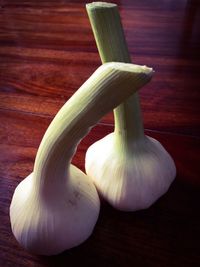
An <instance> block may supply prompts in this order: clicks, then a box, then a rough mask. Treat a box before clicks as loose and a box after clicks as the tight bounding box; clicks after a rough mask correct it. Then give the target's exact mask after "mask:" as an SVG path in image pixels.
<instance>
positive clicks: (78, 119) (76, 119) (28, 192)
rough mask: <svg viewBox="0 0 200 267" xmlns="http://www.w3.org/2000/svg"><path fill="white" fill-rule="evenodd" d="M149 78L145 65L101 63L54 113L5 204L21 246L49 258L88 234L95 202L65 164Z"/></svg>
mask: <svg viewBox="0 0 200 267" xmlns="http://www.w3.org/2000/svg"><path fill="white" fill-rule="evenodd" d="M151 76H152V69H150V68H147V67H145V66H138V65H133V64H125V63H107V64H104V65H102V66H101V67H99V68H98V69H97V70H96V71H95V72H94V73H93V75H92V76H91V77H90V78H89V79H88V80H87V81H86V82H85V83H84V84H83V85H82V86H81V87H80V89H79V90H77V92H76V93H75V94H74V95H73V96H72V97H71V98H70V99H69V100H68V102H67V103H66V104H65V105H64V106H63V107H62V108H61V109H60V111H59V112H58V113H57V115H56V116H55V118H54V120H53V121H52V122H51V124H50V126H49V127H48V129H47V131H46V133H45V135H44V137H43V139H42V142H41V144H40V146H39V149H38V152H37V155H36V160H35V164H34V170H33V173H32V174H31V175H29V176H28V177H27V178H26V179H24V180H23V181H22V182H21V183H20V184H19V185H18V187H17V188H16V190H15V192H14V195H13V198H12V202H11V206H10V219H11V227H12V231H13V234H14V236H15V237H16V239H17V240H18V242H19V243H20V244H21V245H22V246H23V247H24V248H26V249H27V250H29V251H31V252H33V253H36V254H43V255H54V254H58V253H61V252H63V251H64V250H66V249H69V248H72V247H74V246H77V245H79V244H80V243H82V242H84V241H85V240H86V239H87V238H88V237H89V236H90V235H91V233H92V231H93V228H94V226H95V224H96V221H97V218H98V214H99V209H100V201H99V197H98V194H97V191H96V188H95V186H94V185H93V183H92V181H91V179H90V177H88V176H87V175H85V174H84V173H83V172H81V171H80V170H79V169H77V168H76V167H75V166H73V165H71V164H70V163H71V160H72V157H73V155H74V153H75V151H76V147H77V145H78V144H79V142H80V141H81V139H82V138H83V137H84V136H85V135H86V134H87V133H88V132H89V130H90V128H91V127H93V126H94V125H95V124H96V123H97V122H98V120H99V119H100V118H101V117H102V116H104V115H105V114H106V113H107V112H109V111H110V110H111V109H113V108H114V107H116V106H117V105H119V104H120V102H121V101H123V100H125V98H126V97H128V96H130V95H131V94H132V93H134V92H135V91H136V90H138V89H139V88H140V87H142V86H143V85H144V84H146V83H147V82H148V81H149V80H150V79H151ZM122 85H123V88H124V90H123V91H122V90H121V87H122ZM110 98H112V101H110Z"/></svg>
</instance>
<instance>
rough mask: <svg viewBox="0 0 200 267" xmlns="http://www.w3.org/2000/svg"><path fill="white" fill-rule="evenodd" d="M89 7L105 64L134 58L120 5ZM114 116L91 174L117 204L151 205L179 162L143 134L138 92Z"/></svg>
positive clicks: (94, 152) (128, 207) (95, 150)
mask: <svg viewBox="0 0 200 267" xmlns="http://www.w3.org/2000/svg"><path fill="white" fill-rule="evenodd" d="M86 9H87V12H88V16H89V19H90V23H91V26H92V29H93V33H94V36H95V40H96V43H97V47H98V50H99V54H100V57H101V60H102V62H109V61H122V62H123V61H124V62H130V61H131V58H130V56H129V53H128V49H127V45H126V40H125V36H124V32H123V28H122V24H121V20H120V16H119V12H118V9H117V5H115V4H111V3H105V2H93V3H90V4H87V5H86ZM122 90H123V87H122ZM114 120H115V131H114V133H112V134H110V135H108V136H106V137H105V138H103V139H101V140H100V141H98V142H96V143H95V144H93V145H92V146H91V147H90V148H89V149H88V151H87V153H86V160H85V169H86V173H87V174H88V175H89V176H90V177H91V178H92V179H93V181H94V183H95V185H96V187H97V189H98V191H99V192H100V194H101V195H102V196H103V197H104V198H105V199H106V200H107V201H108V202H109V203H110V204H111V205H113V206H114V207H115V208H117V209H120V210H125V211H134V210H139V209H145V208H148V207H149V206H150V205H151V204H153V203H154V202H155V201H156V200H157V199H158V198H159V197H160V196H161V195H163V194H164V193H165V192H166V191H167V190H168V188H169V186H170V184H171V182H172V181H173V180H174V178H175V176H176V168H175V164H174V161H173V159H172V158H171V156H170V155H169V154H168V152H167V151H166V150H165V149H164V148H163V146H162V145H161V144H160V143H159V142H158V141H156V140H155V139H153V138H151V137H148V136H145V135H144V129H143V122H142V116H141V111H140V103H139V97H138V95H137V93H136V94H134V95H132V96H131V97H130V98H128V99H127V100H126V101H125V102H123V103H122V104H120V105H119V106H118V107H117V108H116V109H115V110H114Z"/></svg>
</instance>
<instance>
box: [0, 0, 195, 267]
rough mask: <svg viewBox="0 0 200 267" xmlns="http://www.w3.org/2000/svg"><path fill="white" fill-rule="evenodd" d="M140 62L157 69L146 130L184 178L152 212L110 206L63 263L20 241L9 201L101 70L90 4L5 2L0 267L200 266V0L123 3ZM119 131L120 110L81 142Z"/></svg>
mask: <svg viewBox="0 0 200 267" xmlns="http://www.w3.org/2000/svg"><path fill="white" fill-rule="evenodd" d="M113 2H115V3H118V4H119V6H120V13H121V17H122V22H123V25H124V29H125V34H126V38H127V42H128V47H129V50H130V53H131V56H132V59H133V61H134V62H136V63H138V64H146V65H149V66H152V67H153V68H154V69H155V71H156V73H155V75H154V78H153V80H152V82H151V83H150V84H149V85H147V86H146V87H145V88H143V89H142V90H141V91H140V96H141V105H142V110H143V117H144V125H145V129H146V134H148V135H150V136H152V137H155V138H157V139H158V140H159V141H160V142H161V143H162V144H163V145H164V146H165V147H166V149H167V150H168V151H169V152H170V153H171V155H172V156H173V158H174V160H175V162H176V166H177V172H178V174H177V178H176V180H175V182H174V183H173V184H172V186H171V188H170V190H169V191H168V193H167V194H166V195H164V196H163V197H162V198H161V199H159V201H157V202H156V203H155V204H154V205H153V206H152V207H151V208H149V209H147V210H144V211H138V212H133V213H123V212H119V211H116V210H114V209H113V208H111V207H110V206H109V205H108V204H106V203H103V204H102V207H101V213H100V217H99V220H98V223H97V225H96V228H95V231H94V233H93V235H92V236H91V238H89V240H88V241H87V242H85V243H84V244H82V245H80V246H79V247H77V248H74V249H71V250H69V251H66V252H65V253H63V254H61V255H58V256H53V257H41V256H35V255H31V254H29V253H28V252H26V251H25V250H23V249H22V248H21V247H20V246H19V245H18V244H17V242H16V241H15V239H14V237H13V235H12V232H11V228H10V221H9V205H10V201H11V197H12V194H13V191H14V189H15V187H16V186H17V184H18V183H19V182H20V181H21V180H22V179H23V178H24V177H26V176H27V175H28V174H29V173H30V172H31V171H32V169H33V163H34V158H35V155H36V151H37V148H38V146H39V143H40V141H41V138H42V136H43V134H44V132H45V130H46V128H47V127H48V125H49V123H50V122H51V120H52V118H53V117H54V116H55V114H56V112H57V111H58V110H59V108H60V107H61V106H62V105H63V104H64V103H65V101H66V100H67V99H68V98H69V97H70V96H71V95H72V94H73V93H74V92H75V91H76V90H77V89H78V88H79V86H80V85H81V84H82V83H83V82H84V81H85V80H86V79H87V78H88V77H89V76H90V75H91V73H92V72H93V71H94V70H95V69H96V68H97V67H98V66H99V65H100V59H99V56H98V53H97V49H96V46H95V42H94V38H93V34H92V31H91V28H90V25H89V21H88V17H87V14H86V11H85V7H84V6H85V3H84V1H62V0H56V1H54V0H51V1H41V2H39V1H34V0H26V1H25V0H10V1H8V0H2V1H1V5H0V267H8V266H16V267H17V266H19V267H25V266H31V267H33V266H34V267H36V266H37V267H42V266H56V267H57V266H135V267H136V266H146V267H148V266H152V267H156V266H159V267H160V266H162V267H165V266H170V267H173V266H181V267H183V266H189V267H194V266H195V267H196V266H200V245H199V244H200V177H199V176H200V168H199V165H200V163H199V160H200V153H199V152H200V139H199V136H200V123H199V122H200V119H199V116H200V109H199V104H200V5H199V1H198V0H197V1H195V0H190V1H189V0H188V1H186V0H176V1H174V0H168V1H166V0H152V1H148V0H134V1H131V0H121V1H113ZM112 130H113V117H112V114H111V113H110V114H109V115H107V116H106V117H104V118H103V119H102V121H101V122H100V123H99V124H98V126H97V127H95V128H94V129H93V130H92V131H91V133H90V134H89V135H88V136H87V137H86V138H85V139H84V140H83V141H82V143H81V144H80V146H79V148H78V151H77V154H76V155H75V157H74V160H73V162H74V164H76V165H77V166H78V167H80V168H81V169H82V170H84V155H85V151H86V149H87V147H88V146H89V145H90V144H92V143H93V142H94V141H96V140H98V139H100V138H101V137H103V136H104V135H105V134H107V133H109V132H111V131H112Z"/></svg>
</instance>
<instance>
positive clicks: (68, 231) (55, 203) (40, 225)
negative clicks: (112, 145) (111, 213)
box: [10, 165, 100, 255]
mask: <svg viewBox="0 0 200 267" xmlns="http://www.w3.org/2000/svg"><path fill="white" fill-rule="evenodd" d="M32 176H33V173H32V174H30V175H29V176H28V177H27V178H26V179H24V180H23V181H22V182H21V183H20V184H19V185H18V187H17V188H16V190H15V192H14V195H13V198H12V203H11V206H10V219H11V222H12V231H13V234H14V235H15V237H16V239H17V240H18V242H19V243H20V244H21V245H22V246H23V247H25V248H26V249H27V250H29V251H30V252H32V253H35V254H43V255H54V254H58V253H60V252H62V251H64V250H66V249H69V248H71V247H74V246H77V245H79V244H80V243H82V242H83V241H84V240H86V239H87V238H88V237H89V236H90V235H91V233H92V231H93V228H94V226H95V223H96V221H97V218H98V215H99V208H100V202H99V198H98V196H97V192H96V189H95V186H94V184H93V183H92V181H91V180H90V179H89V178H88V177H87V176H86V174H84V173H83V172H81V171H80V170H79V169H78V168H76V167H75V166H73V165H70V174H69V176H68V179H67V181H66V186H63V185H62V188H60V187H59V185H58V186H57V188H56V186H55V187H54V190H52V192H48V190H47V191H46V192H45V191H44V192H42V193H41V192H39V191H38V190H34V184H33V177H32ZM58 230H59V231H58Z"/></svg>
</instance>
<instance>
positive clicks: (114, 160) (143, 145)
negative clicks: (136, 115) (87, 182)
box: [85, 133, 176, 211]
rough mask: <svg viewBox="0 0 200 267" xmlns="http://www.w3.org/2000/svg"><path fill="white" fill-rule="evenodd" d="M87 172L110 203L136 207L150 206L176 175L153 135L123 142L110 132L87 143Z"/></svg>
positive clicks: (118, 206) (122, 208) (129, 209)
mask: <svg viewBox="0 0 200 267" xmlns="http://www.w3.org/2000/svg"><path fill="white" fill-rule="evenodd" d="M85 168H86V173H87V174H88V175H89V176H90V177H91V178H92V179H93V181H94V183H95V185H96V187H97V189H98V191H99V193H100V195H102V196H103V198H105V199H106V200H107V201H108V202H109V203H110V204H111V205H112V206H113V207H115V208H117V209H119V210H124V211H135V210H140V209H145V208H148V207H149V206H151V205H152V204H153V203H154V202H155V201H156V200H157V199H158V198H159V197H160V196H162V195H163V194H164V193H165V192H166V191H167V190H168V188H169V186H170V184H171V183H172V181H173V180H174V178H175V176H176V168H175V164H174V161H173V159H172V158H171V156H170V155H169V154H168V152H167V151H166V150H165V149H164V147H163V146H162V145H161V144H160V143H159V142H158V141H157V140H155V139H153V138H151V137H148V136H144V137H143V138H141V139H140V140H132V141H130V140H129V141H128V142H127V143H126V144H124V143H123V142H121V139H118V137H117V135H116V134H115V133H111V134H109V135H107V136H106V137H104V138H103V139H101V140H99V141H97V142H96V143H94V144H93V145H92V146H90V147H89V149H88V151H87V153H86V160H85Z"/></svg>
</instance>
